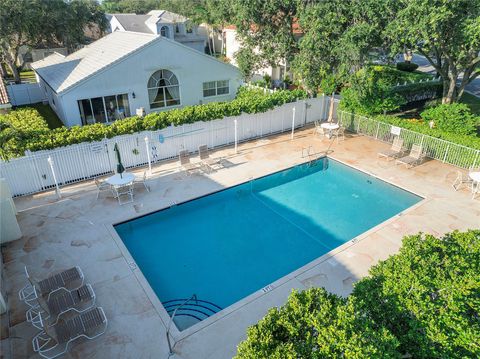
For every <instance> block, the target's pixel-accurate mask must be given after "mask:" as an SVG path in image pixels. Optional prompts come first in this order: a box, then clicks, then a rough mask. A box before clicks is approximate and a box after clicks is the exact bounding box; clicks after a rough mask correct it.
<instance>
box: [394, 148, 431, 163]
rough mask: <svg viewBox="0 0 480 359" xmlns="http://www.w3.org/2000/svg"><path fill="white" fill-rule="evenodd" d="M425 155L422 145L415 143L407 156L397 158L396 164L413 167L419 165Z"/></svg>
mask: <svg viewBox="0 0 480 359" xmlns="http://www.w3.org/2000/svg"><path fill="white" fill-rule="evenodd" d="M424 157H425V155H424V153H423V148H422V146H421V145H413V146H412V149H411V150H410V153H409V154H408V155H407V156H405V157H401V158H399V159H397V160H396V161H395V164H404V165H405V166H407V168H412V167H414V166H417V165H419V164H420V163H421V162H422V161H423V159H424Z"/></svg>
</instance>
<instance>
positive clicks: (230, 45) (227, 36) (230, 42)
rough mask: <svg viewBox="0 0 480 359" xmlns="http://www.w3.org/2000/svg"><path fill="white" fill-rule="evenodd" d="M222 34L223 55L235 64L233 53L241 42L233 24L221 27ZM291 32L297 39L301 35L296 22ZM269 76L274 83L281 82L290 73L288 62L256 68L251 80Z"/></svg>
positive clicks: (238, 48) (237, 49) (239, 47)
mask: <svg viewBox="0 0 480 359" xmlns="http://www.w3.org/2000/svg"><path fill="white" fill-rule="evenodd" d="M223 34H224V35H223V36H224V41H225V56H226V57H227V59H228V60H229V61H230V63H231V64H232V65H235V66H237V61H236V59H235V54H236V53H237V52H238V51H239V50H240V49H241V47H242V43H241V41H240V40H239V39H238V37H237V27H236V26H235V25H228V26H226V27H225V28H224V29H223ZM293 34H294V36H295V38H296V39H297V41H298V40H299V39H300V38H301V37H302V35H303V33H302V31H301V29H300V27H299V26H298V24H297V23H294V24H293ZM265 75H267V76H270V77H271V79H272V80H273V82H274V83H277V84H279V83H281V82H282V81H283V79H284V77H285V75H289V76H290V78H291V77H292V74H291V73H290V72H289V71H288V64H286V63H285V61H283V62H280V63H278V64H277V66H275V67H271V66H267V67H264V68H262V69H260V70H258V71H257V72H256V73H255V75H254V76H253V78H252V80H254V81H255V80H260V79H261V78H262V77H263V76H265Z"/></svg>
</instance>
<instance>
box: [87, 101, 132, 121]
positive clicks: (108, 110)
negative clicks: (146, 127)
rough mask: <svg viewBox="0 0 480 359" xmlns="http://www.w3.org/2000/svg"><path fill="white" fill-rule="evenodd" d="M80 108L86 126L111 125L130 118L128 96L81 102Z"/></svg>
mask: <svg viewBox="0 0 480 359" xmlns="http://www.w3.org/2000/svg"><path fill="white" fill-rule="evenodd" d="M78 108H79V110H80V117H81V118H82V124H84V125H90V124H92V123H109V122H113V121H116V120H118V119H122V118H125V117H128V116H130V106H129V104H128V95H127V94H121V95H112V96H105V97H95V98H89V99H84V100H79V101H78Z"/></svg>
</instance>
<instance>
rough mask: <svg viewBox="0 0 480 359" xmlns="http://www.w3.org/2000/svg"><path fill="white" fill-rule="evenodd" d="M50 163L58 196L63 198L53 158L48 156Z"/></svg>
mask: <svg viewBox="0 0 480 359" xmlns="http://www.w3.org/2000/svg"><path fill="white" fill-rule="evenodd" d="M47 161H48V164H49V165H50V169H51V170H52V176H53V181H54V182H55V188H56V192H57V196H58V198H62V194H61V193H60V187H58V182H57V176H56V175H55V170H54V169H53V160H52V157H51V156H48V159H47Z"/></svg>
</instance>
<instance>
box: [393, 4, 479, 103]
mask: <svg viewBox="0 0 480 359" xmlns="http://www.w3.org/2000/svg"><path fill="white" fill-rule="evenodd" d="M399 3H400V9H399V11H398V12H397V13H396V16H395V19H394V20H393V21H392V22H391V23H390V24H389V26H388V28H387V31H386V33H387V34H388V36H389V37H390V39H391V40H392V41H393V42H394V44H395V45H396V46H395V47H394V51H400V50H402V49H403V48H405V47H407V48H409V49H412V50H415V51H418V52H419V53H420V54H422V55H423V56H425V57H426V58H427V60H428V61H429V62H430V64H431V65H432V66H433V67H434V68H435V70H436V71H437V73H438V74H439V75H440V76H441V78H442V79H443V82H444V92H443V102H444V103H451V102H454V101H455V100H456V99H457V98H460V97H461V96H462V94H463V91H464V89H465V86H466V85H467V84H468V83H470V82H471V81H472V80H473V79H475V78H476V77H477V76H479V75H480V0H428V1H425V0H401V1H399ZM461 75H463V77H462V79H461V80H459V79H460V77H461ZM457 85H458V89H457V88H456V86H457Z"/></svg>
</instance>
